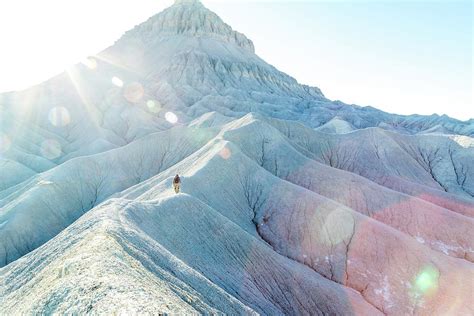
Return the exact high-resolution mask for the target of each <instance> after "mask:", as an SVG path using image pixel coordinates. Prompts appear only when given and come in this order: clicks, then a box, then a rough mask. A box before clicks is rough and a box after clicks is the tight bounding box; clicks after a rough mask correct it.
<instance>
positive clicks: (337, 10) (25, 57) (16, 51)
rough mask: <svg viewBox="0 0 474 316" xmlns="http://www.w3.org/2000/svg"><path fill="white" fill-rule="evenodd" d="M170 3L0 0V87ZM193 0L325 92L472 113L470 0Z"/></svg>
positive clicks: (358, 100) (364, 101)
mask: <svg viewBox="0 0 474 316" xmlns="http://www.w3.org/2000/svg"><path fill="white" fill-rule="evenodd" d="M172 2H173V1H172V0H133V1H132V0H130V1H125V0H123V1H106V0H100V1H98V0H81V1H72V0H42V1H37V0H12V1H9V0H2V1H1V2H0V41H1V45H0V92H1V91H8V90H17V89H23V88H26V87H28V86H31V85H33V84H36V83H39V82H41V81H44V80H46V79H48V78H49V77H51V76H53V75H55V74H57V73H60V72H61V71H62V70H64V69H66V68H67V67H68V66H70V65H72V64H75V63H77V62H79V61H81V60H82V59H84V58H85V57H86V56H89V55H93V54H95V53H97V52H99V51H101V50H102V49H104V48H106V47H107V46H109V45H111V44H112V43H113V42H114V41H115V40H116V39H118V38H119V37H120V36H121V35H122V34H123V33H124V32H125V31H126V30H128V29H130V28H132V27H133V26H134V25H136V24H139V23H141V22H143V21H145V20H146V19H147V18H148V17H149V16H151V15H153V14H155V13H158V12H159V11H161V10H162V9H164V8H165V7H167V6H169V5H171V4H172ZM203 3H204V4H205V5H206V6H207V7H208V8H209V9H211V10H213V11H214V12H216V13H217V14H218V15H219V16H221V18H223V19H224V21H225V22H227V23H228V24H230V25H231V26H232V27H233V28H234V29H236V30H237V31H240V32H242V33H244V34H245V35H247V37H249V38H250V39H251V40H253V42H254V44H255V47H256V51H257V54H258V55H260V57H262V58H263V59H265V60H266V61H267V62H269V63H270V64H272V65H274V66H275V67H277V68H278V69H280V70H282V71H284V72H286V73H288V74H289V75H291V76H293V77H295V78H296V79H297V80H298V81H299V82H300V83H304V84H309V85H313V86H317V87H319V88H321V89H322V91H323V93H324V94H325V95H326V96H327V97H328V98H330V99H333V100H336V99H338V100H342V101H344V102H346V103H354V104H358V105H371V106H374V107H376V108H379V109H382V110H385V111H388V112H392V113H399V114H413V113H418V114H432V113H438V114H448V115H450V116H452V117H455V118H459V119H464V120H465V119H469V118H474V104H473V98H474V97H473V82H474V79H473V47H472V45H473V44H472V42H473V33H474V32H473V23H472V19H473V5H472V2H471V1H470V0H466V1H456V0H454V1H451V0H446V1H440V0H438V1H426V0H418V1H395V0H384V1H375V0H365V1H361V0H353V1H342V0H338V1H319V0H313V1H309V0H308V1H298V2H295V1H287V0H286V1H285V0H283V1H281V0H280V1H269V0H260V1H252V0H246V1H235V0H233V1H226V0H221V1H206V0H204V1H203Z"/></svg>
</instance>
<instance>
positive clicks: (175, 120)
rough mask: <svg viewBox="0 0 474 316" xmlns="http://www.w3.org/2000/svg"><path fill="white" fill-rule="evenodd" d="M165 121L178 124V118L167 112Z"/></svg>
mask: <svg viewBox="0 0 474 316" xmlns="http://www.w3.org/2000/svg"><path fill="white" fill-rule="evenodd" d="M165 119H166V120H167V121H168V122H170V123H171V124H175V123H176V122H178V117H177V116H176V114H174V113H173V112H166V114H165Z"/></svg>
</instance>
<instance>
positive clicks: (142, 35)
mask: <svg viewBox="0 0 474 316" xmlns="http://www.w3.org/2000/svg"><path fill="white" fill-rule="evenodd" d="M172 36H188V37H208V38H209V37H210V38H213V39H217V40H221V41H224V42H227V43H231V44H236V45H237V46H239V47H240V48H243V49H245V50H248V51H250V52H252V53H253V52H255V49H254V46H253V43H252V41H251V40H249V39H248V38H247V37H245V35H243V34H241V33H239V32H236V31H234V30H233V29H232V28H231V27H230V26H229V25H228V24H226V23H225V22H224V21H222V19H221V18H220V17H219V16H218V15H217V14H215V13H214V12H212V11H210V10H209V9H207V8H206V7H205V6H204V5H203V4H202V3H201V2H200V1H199V0H175V3H174V4H173V5H172V6H171V7H169V8H167V9H165V10H164V11H163V12H161V13H158V14H156V15H154V16H152V17H151V18H150V19H148V20H147V21H146V22H144V23H142V24H140V25H138V26H136V27H135V28H134V29H133V30H131V31H129V32H127V33H126V34H125V35H124V36H123V37H122V39H121V40H123V39H127V38H133V39H137V38H138V39H142V40H143V41H144V42H149V41H150V40H152V41H153V40H155V39H162V38H164V37H172Z"/></svg>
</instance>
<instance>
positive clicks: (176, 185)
mask: <svg viewBox="0 0 474 316" xmlns="http://www.w3.org/2000/svg"><path fill="white" fill-rule="evenodd" d="M180 184H181V179H180V178H179V176H178V175H176V176H175V177H174V179H173V187H174V192H176V193H179V186H180Z"/></svg>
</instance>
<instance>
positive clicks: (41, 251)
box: [0, 0, 474, 315]
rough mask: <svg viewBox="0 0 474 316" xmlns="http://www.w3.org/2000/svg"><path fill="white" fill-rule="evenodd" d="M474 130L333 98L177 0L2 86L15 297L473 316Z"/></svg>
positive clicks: (41, 309)
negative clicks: (92, 51) (17, 87)
mask: <svg viewBox="0 0 474 316" xmlns="http://www.w3.org/2000/svg"><path fill="white" fill-rule="evenodd" d="M473 136H474V121H473V120H472V119H471V120H469V121H465V122H461V121H458V120H455V119H451V118H449V117H447V116H437V115H433V116H418V115H413V116H401V115H395V114H389V113H385V112H382V111H379V110H377V109H375V108H371V107H359V106H356V105H348V104H344V103H342V102H339V101H331V100H328V99H327V98H325V97H324V94H323V93H322V92H321V91H320V90H319V89H318V88H315V87H309V86H305V85H301V84H299V83H298V82H296V80H294V79H293V78H292V77H290V76H288V75H286V74H284V73H282V72H280V71H278V70H277V69H275V68H274V67H272V66H271V65H269V64H267V63H266V62H265V61H263V60H262V59H260V58H259V57H258V56H257V55H255V52H254V46H253V43H252V42H251V41H250V40H249V39H247V38H246V37H245V36H244V35H243V34H240V33H238V32H235V31H233V30H232V29H231V27H230V26H228V25H227V24H225V23H224V22H223V21H222V20H221V19H220V18H219V17H218V16H217V15H215V14H214V13H212V12H211V11H209V10H208V9H206V8H205V7H204V6H203V5H202V4H200V3H199V2H197V1H190V0H187V1H177V3H176V4H174V5H173V6H172V7H170V8H168V9H166V10H165V11H163V12H161V13H159V14H157V15H155V16H153V17H151V18H150V19H149V20H148V21H146V22H144V23H143V24H140V25H138V26H137V27H135V28H134V29H132V30H130V31H128V32H127V33H125V34H124V35H123V36H122V38H120V39H119V40H118V41H117V42H116V43H115V44H114V45H113V46H111V47H109V48H107V49H106V50H104V51H102V52H101V53H99V54H97V55H95V56H91V57H89V58H88V59H86V60H84V61H83V62H82V63H79V64H77V65H75V66H74V67H71V68H70V69H68V70H67V71H65V72H64V73H62V74H60V75H58V76H56V77H54V78H52V79H50V80H48V81H46V82H44V83H42V84H39V85H37V86H34V87H32V88H30V89H27V90H25V91H17V92H11V93H5V94H1V95H0V175H1V176H0V266H1V267H2V268H0V278H1V281H2V282H1V283H0V306H1V311H2V312H3V313H6V314H23V313H25V314H32V313H46V314H49V313H66V312H67V313H81V314H82V313H96V314H110V313H127V314H132V313H137V314H142V313H150V314H152V313H153V314H157V313H179V314H190V313H204V314H209V313H213V314H214V313H215V314H220V313H226V314H254V313H258V314H271V315H274V314H321V315H322V314H337V315H342V314H344V315H347V314H360V315H377V314H390V315H400V314H417V315H434V314H438V315H468V314H473V313H474V310H473V308H472V304H470V302H471V301H472V296H473V293H474V284H473V282H474V269H473V262H474V230H473V229H472V228H473V221H474V219H473V217H474V159H473V158H474V139H473ZM176 173H179V174H180V175H181V178H182V182H183V185H182V193H180V194H178V195H176V194H175V193H174V191H173V190H172V187H171V180H172V178H173V177H174V175H175V174H176Z"/></svg>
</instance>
